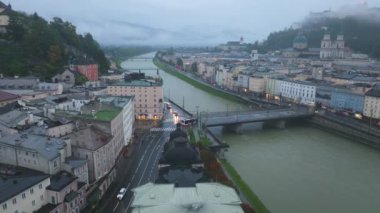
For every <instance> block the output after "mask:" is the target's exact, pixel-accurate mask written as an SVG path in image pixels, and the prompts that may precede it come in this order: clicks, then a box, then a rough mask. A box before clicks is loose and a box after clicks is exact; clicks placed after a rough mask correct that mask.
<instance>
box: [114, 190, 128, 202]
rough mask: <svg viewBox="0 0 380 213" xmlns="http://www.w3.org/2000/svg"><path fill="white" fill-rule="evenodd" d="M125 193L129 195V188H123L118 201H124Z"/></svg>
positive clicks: (118, 195)
mask: <svg viewBox="0 0 380 213" xmlns="http://www.w3.org/2000/svg"><path fill="white" fill-rule="evenodd" d="M125 193H127V188H121V189H120V191H119V194H117V196H116V197H117V199H119V200H122V199H123V197H124V195H125Z"/></svg>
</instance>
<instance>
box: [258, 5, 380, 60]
mask: <svg viewBox="0 0 380 213" xmlns="http://www.w3.org/2000/svg"><path fill="white" fill-rule="evenodd" d="M299 32H300V30H299V29H285V30H282V31H278V32H273V33H271V34H270V35H269V36H268V37H267V39H266V40H265V41H264V42H262V43H261V44H259V43H257V42H256V43H255V44H254V45H252V46H251V48H252V49H254V48H256V49H259V51H260V52H267V51H273V50H278V49H284V48H289V47H291V46H292V42H293V39H294V37H295V36H297V34H298V33H299ZM302 32H303V34H304V35H305V36H306V37H307V40H308V44H309V47H320V44H321V39H322V37H323V34H324V33H326V32H329V33H330V34H331V35H332V37H333V38H336V35H337V34H338V33H342V34H343V35H344V38H345V41H346V46H348V47H350V48H351V49H352V50H354V51H355V52H361V53H366V54H369V55H370V56H372V57H375V58H380V9H378V8H371V9H361V10H360V11H349V12H346V13H342V12H341V11H336V12H331V11H325V12H322V13H318V14H314V15H310V16H309V17H308V18H306V19H305V20H304V21H303V22H302Z"/></svg>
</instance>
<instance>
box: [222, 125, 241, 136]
mask: <svg viewBox="0 0 380 213" xmlns="http://www.w3.org/2000/svg"><path fill="white" fill-rule="evenodd" d="M241 126H242V124H227V125H224V126H223V131H224V132H233V133H236V134H240V133H241Z"/></svg>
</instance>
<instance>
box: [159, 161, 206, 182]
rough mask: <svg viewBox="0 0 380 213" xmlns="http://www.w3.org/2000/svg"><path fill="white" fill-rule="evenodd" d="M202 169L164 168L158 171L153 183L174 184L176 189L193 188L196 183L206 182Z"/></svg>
mask: <svg viewBox="0 0 380 213" xmlns="http://www.w3.org/2000/svg"><path fill="white" fill-rule="evenodd" d="M208 181H209V178H208V177H207V175H206V174H205V172H204V169H203V168H192V167H191V166H189V167H186V168H184V167H177V168H176V167H165V168H162V169H160V171H159V175H158V177H157V180H156V181H155V183H174V184H176V187H194V186H195V184H196V183H200V182H208Z"/></svg>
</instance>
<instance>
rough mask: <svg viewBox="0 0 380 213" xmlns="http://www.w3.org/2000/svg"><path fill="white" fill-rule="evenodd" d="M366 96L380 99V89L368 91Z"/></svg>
mask: <svg viewBox="0 0 380 213" xmlns="http://www.w3.org/2000/svg"><path fill="white" fill-rule="evenodd" d="M365 95H366V96H371V97H376V98H380V89H376V88H373V89H371V90H370V91H368V92H367V93H366V94H365Z"/></svg>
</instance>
